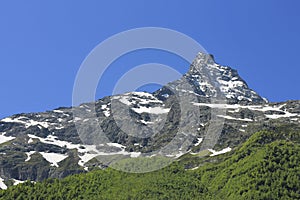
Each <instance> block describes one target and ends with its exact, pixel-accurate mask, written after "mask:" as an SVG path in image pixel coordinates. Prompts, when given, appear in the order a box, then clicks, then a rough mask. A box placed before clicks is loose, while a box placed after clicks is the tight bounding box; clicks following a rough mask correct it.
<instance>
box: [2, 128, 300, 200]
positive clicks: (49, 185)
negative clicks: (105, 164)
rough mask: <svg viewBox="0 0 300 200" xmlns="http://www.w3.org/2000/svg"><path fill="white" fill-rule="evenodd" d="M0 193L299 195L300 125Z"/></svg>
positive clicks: (72, 195) (170, 196)
mask: <svg viewBox="0 0 300 200" xmlns="http://www.w3.org/2000/svg"><path fill="white" fill-rule="evenodd" d="M195 167H198V168H197V169H196V168H195ZM0 199H14V200H22V199H24V200H25V199H32V200H34V199H36V200H37V199H40V200H47V199H89V200H92V199H97V200H99V199H124V200H125V199H214V200H215V199H222V200H224V199H237V200H240V199H284V200H288V199H300V131H299V129H298V128H295V127H291V126H281V127H278V128H276V129H274V130H272V131H260V132H257V133H255V134H253V135H252V136H251V137H250V138H249V139H248V140H247V141H246V142H245V143H243V144H242V145H240V146H239V147H237V148H235V149H234V150H233V151H232V152H229V153H227V154H224V155H219V156H216V157H204V158H203V157H201V156H199V155H190V154H186V155H184V156H182V157H181V158H179V159H178V161H176V162H173V163H172V164H171V165H169V166H168V167H165V168H163V169H161V170H158V171H154V172H149V173H125V172H121V171H117V170H114V169H111V168H107V169H105V170H94V171H91V172H89V173H86V174H78V175H72V176H69V177H67V178H64V179H47V180H44V181H43V182H38V183H31V182H30V181H27V182H25V183H23V184H19V185H17V186H12V187H9V188H8V189H7V190H2V191H0Z"/></svg>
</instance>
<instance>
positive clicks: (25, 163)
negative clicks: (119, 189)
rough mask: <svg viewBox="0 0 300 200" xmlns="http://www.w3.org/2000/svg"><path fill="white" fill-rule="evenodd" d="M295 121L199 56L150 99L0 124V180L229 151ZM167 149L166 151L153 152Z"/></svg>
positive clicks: (294, 104)
mask: <svg viewBox="0 0 300 200" xmlns="http://www.w3.org/2000/svg"><path fill="white" fill-rule="evenodd" d="M93 111H95V112H93ZM94 114H95V115H94ZM299 122H300V101H288V102H283V103H268V101H267V100H266V99H264V98H262V97H261V96H259V95H258V94H257V93H256V92H255V91H253V90H251V89H250V88H249V87H248V86H247V84H246V82H245V81H244V80H243V79H242V78H241V77H240V76H239V75H238V73H237V71H236V70H234V69H231V68H230V67H227V66H222V65H219V64H217V63H215V61H214V59H213V58H212V57H211V56H210V55H206V54H203V53H199V54H198V55H197V57H196V59H195V60H194V62H193V63H192V64H191V67H190V70H189V71H188V72H187V73H186V74H185V75H184V76H183V77H182V78H181V79H179V80H176V81H174V82H171V83H169V84H167V85H166V86H164V87H162V88H161V89H160V90H158V91H156V92H154V93H153V94H150V93H146V92H131V93H126V94H123V95H117V96H109V97H105V98H103V99H100V100H98V101H96V102H94V103H84V104H82V105H80V106H78V107H76V108H57V109H55V110H52V111H47V112H42V113H28V114H17V115H13V116H11V117H8V118H5V119H2V120H0V177H1V179H0V181H1V180H2V182H3V181H4V182H3V183H5V184H6V185H10V184H14V183H15V184H16V183H18V182H20V181H24V180H27V179H30V180H33V181H39V180H43V179H45V178H48V177H59V178H61V177H65V176H68V175H70V174H75V173H80V172H85V171H88V170H91V169H93V168H95V167H97V168H98V167H105V165H106V164H105V163H102V162H100V161H99V160H97V159H95V158H96V157H97V156H99V155H102V156H103V155H110V156H111V155H113V156H119V155H122V156H127V157H139V156H149V155H152V154H151V152H159V153H161V154H162V155H165V156H166V155H167V156H170V157H172V156H173V157H178V156H180V155H182V154H184V153H192V152H197V151H200V150H203V149H208V148H209V149H215V150H221V149H225V148H227V149H228V148H230V149H232V148H234V147H235V146H237V145H238V144H240V143H241V142H243V141H245V140H246V139H247V138H248V137H249V136H250V135H251V134H252V133H253V132H255V131H257V130H261V129H271V128H272V127H274V126H276V125H278V124H285V123H288V124H289V123H294V124H299ZM99 128H100V129H99ZM99 130H100V132H101V133H100V132H99ZM102 136H105V137H102ZM170 143H172V145H173V146H172V147H170V148H169V149H168V150H170V149H171V150H172V151H171V152H170V151H167V150H164V151H162V150H160V149H161V148H162V147H165V146H167V145H168V144H170ZM173 150H174V151H173ZM0 185H1V184H0Z"/></svg>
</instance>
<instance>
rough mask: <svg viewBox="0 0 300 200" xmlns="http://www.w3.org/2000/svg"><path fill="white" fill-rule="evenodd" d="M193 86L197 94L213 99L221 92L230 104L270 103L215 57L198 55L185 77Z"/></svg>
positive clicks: (233, 70) (204, 54) (203, 54)
mask: <svg viewBox="0 0 300 200" xmlns="http://www.w3.org/2000/svg"><path fill="white" fill-rule="evenodd" d="M184 77H185V78H186V79H188V80H189V81H190V83H192V84H193V86H194V88H195V91H194V92H195V93H196V94H198V95H202V96H205V97H211V96H213V95H214V93H216V91H220V92H221V93H222V94H223V95H224V96H225V97H226V99H227V101H228V103H246V104H263V103H267V102H268V101H267V100H266V99H265V98H263V97H261V96H260V95H259V94H257V93H256V92H255V91H254V90H252V89H251V88H249V87H248V85H247V83H246V82H245V81H244V80H243V79H242V78H241V77H240V76H239V74H238V72H237V71H236V70H235V69H232V68H231V67H228V66H223V65H220V64H217V63H216V62H215V59H214V56H213V55H211V54H206V53H202V52H200V53H198V55H197V56H196V58H195V60H194V61H193V62H192V64H191V66H190V69H189V71H188V72H187V73H186V74H185V76H184Z"/></svg>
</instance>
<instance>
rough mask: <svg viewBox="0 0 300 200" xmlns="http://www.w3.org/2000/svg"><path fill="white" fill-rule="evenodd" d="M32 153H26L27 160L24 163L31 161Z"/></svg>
mask: <svg viewBox="0 0 300 200" xmlns="http://www.w3.org/2000/svg"><path fill="white" fill-rule="evenodd" d="M34 153H35V151H30V152H26V155H27V158H26V160H25V162H28V161H29V160H30V159H31V155H32V154H34Z"/></svg>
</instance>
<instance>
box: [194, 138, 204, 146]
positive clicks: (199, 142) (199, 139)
mask: <svg viewBox="0 0 300 200" xmlns="http://www.w3.org/2000/svg"><path fill="white" fill-rule="evenodd" d="M197 139H198V141H197V143H196V144H195V146H198V145H199V144H201V142H202V141H203V138H197Z"/></svg>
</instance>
